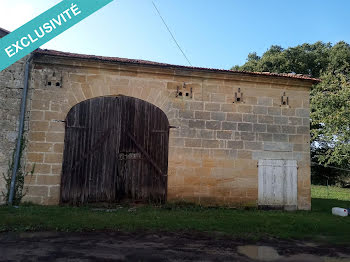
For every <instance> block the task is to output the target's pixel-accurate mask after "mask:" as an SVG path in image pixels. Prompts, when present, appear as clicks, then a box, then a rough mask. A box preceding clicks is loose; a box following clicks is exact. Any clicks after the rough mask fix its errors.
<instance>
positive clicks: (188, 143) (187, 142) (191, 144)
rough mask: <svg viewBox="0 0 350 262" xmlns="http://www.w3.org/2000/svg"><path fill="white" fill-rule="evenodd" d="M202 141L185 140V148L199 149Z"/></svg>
mask: <svg viewBox="0 0 350 262" xmlns="http://www.w3.org/2000/svg"><path fill="white" fill-rule="evenodd" d="M201 146H202V139H195V138H186V139H185V147H201Z"/></svg>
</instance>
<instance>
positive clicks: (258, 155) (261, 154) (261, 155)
mask: <svg viewBox="0 0 350 262" xmlns="http://www.w3.org/2000/svg"><path fill="white" fill-rule="evenodd" d="M252 159H254V160H259V159H282V160H290V159H293V154H292V152H273V151H253V153H252Z"/></svg>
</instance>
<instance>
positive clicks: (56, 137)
mask: <svg viewBox="0 0 350 262" xmlns="http://www.w3.org/2000/svg"><path fill="white" fill-rule="evenodd" d="M46 142H61V143H63V142H64V133H62V132H56V133H53V132H48V133H47V134H46Z"/></svg>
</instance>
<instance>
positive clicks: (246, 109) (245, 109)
mask: <svg viewBox="0 0 350 262" xmlns="http://www.w3.org/2000/svg"><path fill="white" fill-rule="evenodd" d="M237 112H240V113H252V112H253V107H252V106H250V105H238V106H237Z"/></svg>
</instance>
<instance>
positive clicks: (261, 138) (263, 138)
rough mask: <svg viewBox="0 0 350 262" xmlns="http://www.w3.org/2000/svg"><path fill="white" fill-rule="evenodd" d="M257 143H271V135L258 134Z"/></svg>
mask: <svg viewBox="0 0 350 262" xmlns="http://www.w3.org/2000/svg"><path fill="white" fill-rule="evenodd" d="M257 139H258V141H272V134H269V133H258V138H257Z"/></svg>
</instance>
